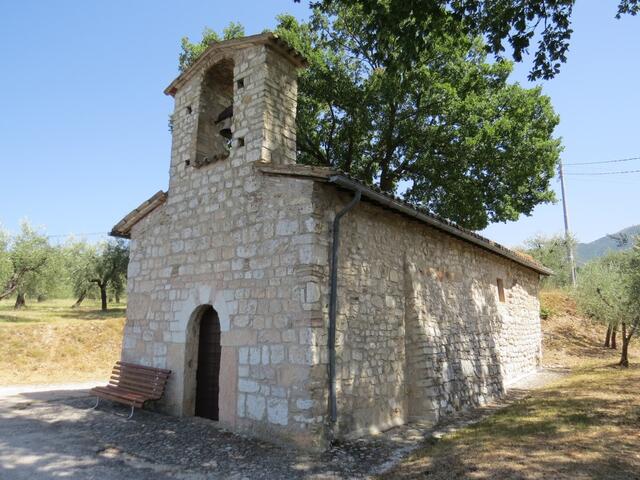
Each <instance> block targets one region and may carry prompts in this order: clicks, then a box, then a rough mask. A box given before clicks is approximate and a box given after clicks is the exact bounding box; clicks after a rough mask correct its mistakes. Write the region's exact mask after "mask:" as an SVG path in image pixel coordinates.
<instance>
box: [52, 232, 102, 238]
mask: <svg viewBox="0 0 640 480" xmlns="http://www.w3.org/2000/svg"><path fill="white" fill-rule="evenodd" d="M94 235H105V236H106V235H109V233H108V232H91V233H61V234H58V235H45V237H47V238H60V237H88V236H94Z"/></svg>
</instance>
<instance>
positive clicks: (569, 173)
mask: <svg viewBox="0 0 640 480" xmlns="http://www.w3.org/2000/svg"><path fill="white" fill-rule="evenodd" d="M627 173H640V170H621V171H619V172H564V174H565V175H622V174H627Z"/></svg>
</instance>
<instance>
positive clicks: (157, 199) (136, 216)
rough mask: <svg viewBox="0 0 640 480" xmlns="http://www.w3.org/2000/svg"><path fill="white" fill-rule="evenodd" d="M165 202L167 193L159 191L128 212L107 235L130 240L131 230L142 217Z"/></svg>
mask: <svg viewBox="0 0 640 480" xmlns="http://www.w3.org/2000/svg"><path fill="white" fill-rule="evenodd" d="M166 200H167V193H166V192H163V191H162V190H160V191H159V192H156V193H155V194H154V195H153V196H152V197H151V198H149V199H148V200H145V201H144V202H142V203H141V204H140V205H139V206H138V207H137V208H135V209H134V210H132V211H131V212H129V213H128V214H127V215H125V217H124V218H123V219H122V220H120V221H119V222H118V223H117V224H116V225H115V226H114V227H113V228H112V229H111V232H110V233H109V235H111V236H112V237H120V238H131V229H132V228H133V226H134V225H135V224H137V223H138V222H139V221H140V220H142V219H143V218H144V217H146V216H147V215H149V214H150V213H151V212H152V211H154V210H155V209H156V208H158V207H159V206H160V205H162V204H163V203H164V202H165V201H166Z"/></svg>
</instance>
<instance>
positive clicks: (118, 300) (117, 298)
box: [115, 292, 120, 303]
mask: <svg viewBox="0 0 640 480" xmlns="http://www.w3.org/2000/svg"><path fill="white" fill-rule="evenodd" d="M115 296H116V303H120V294H119V293H118V292H116V293H115Z"/></svg>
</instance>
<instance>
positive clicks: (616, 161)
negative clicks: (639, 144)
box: [565, 157, 640, 166]
mask: <svg viewBox="0 0 640 480" xmlns="http://www.w3.org/2000/svg"><path fill="white" fill-rule="evenodd" d="M632 160H640V157H629V158H618V159H617V160H601V161H598V162H576V163H565V166H568V165H596V164H602V163H619V162H631V161H632Z"/></svg>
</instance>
